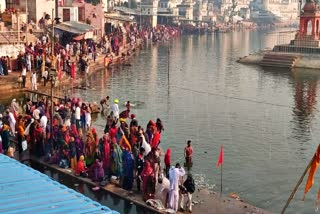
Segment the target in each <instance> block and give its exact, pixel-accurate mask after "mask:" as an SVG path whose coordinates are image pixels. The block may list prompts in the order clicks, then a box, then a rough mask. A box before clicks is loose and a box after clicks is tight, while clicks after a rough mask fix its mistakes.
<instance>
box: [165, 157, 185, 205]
mask: <svg viewBox="0 0 320 214" xmlns="http://www.w3.org/2000/svg"><path fill="white" fill-rule="evenodd" d="M184 175H185V170H184V169H183V167H181V166H180V164H179V163H177V164H176V167H175V168H174V167H171V169H170V171H169V180H170V192H169V208H171V209H173V210H175V211H178V203H179V180H180V177H181V176H184Z"/></svg>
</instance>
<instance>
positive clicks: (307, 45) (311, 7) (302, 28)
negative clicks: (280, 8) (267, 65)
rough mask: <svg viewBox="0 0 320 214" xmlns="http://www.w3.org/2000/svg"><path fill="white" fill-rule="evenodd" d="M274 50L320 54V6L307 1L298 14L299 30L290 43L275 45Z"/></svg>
mask: <svg viewBox="0 0 320 214" xmlns="http://www.w3.org/2000/svg"><path fill="white" fill-rule="evenodd" d="M273 51H274V52H285V53H303V54H320V8H319V6H318V3H317V2H314V1H312V0H311V1H307V2H306V3H305V5H304V6H303V8H302V11H301V14H300V25H299V30H298V32H297V33H296V35H295V38H294V39H293V40H291V42H290V44H282V45H276V46H274V48H273Z"/></svg>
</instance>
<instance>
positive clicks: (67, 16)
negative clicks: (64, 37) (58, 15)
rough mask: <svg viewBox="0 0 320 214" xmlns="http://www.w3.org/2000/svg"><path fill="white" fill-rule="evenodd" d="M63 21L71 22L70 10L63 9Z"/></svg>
mask: <svg viewBox="0 0 320 214" xmlns="http://www.w3.org/2000/svg"><path fill="white" fill-rule="evenodd" d="M62 16H63V17H62V21H64V22H67V21H70V9H69V8H63V10H62Z"/></svg>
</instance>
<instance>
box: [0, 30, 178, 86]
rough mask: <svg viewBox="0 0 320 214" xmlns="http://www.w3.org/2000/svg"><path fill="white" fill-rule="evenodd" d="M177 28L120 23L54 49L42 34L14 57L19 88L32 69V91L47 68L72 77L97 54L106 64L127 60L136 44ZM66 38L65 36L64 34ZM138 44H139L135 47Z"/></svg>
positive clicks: (174, 33)
mask: <svg viewBox="0 0 320 214" xmlns="http://www.w3.org/2000/svg"><path fill="white" fill-rule="evenodd" d="M179 35H180V29H179V28H176V27H170V26H167V27H165V26H157V27H154V28H151V27H144V28H139V27H138V26H137V25H136V24H130V25H129V24H128V25H126V24H123V25H121V26H120V25H118V26H116V27H113V28H112V31H111V32H110V33H108V34H106V35H105V36H103V37H102V38H101V39H100V40H99V41H94V40H92V39H83V40H80V41H76V40H74V41H70V38H69V37H68V39H69V40H68V41H61V42H62V43H55V45H54V50H52V44H51V41H50V37H49V36H48V35H46V34H44V35H43V36H41V37H40V38H38V39H37V41H36V42H35V43H32V42H30V43H28V44H25V52H21V53H20V54H19V55H18V57H17V69H18V70H19V71H21V74H20V78H19V79H18V81H19V82H21V87H22V88H25V87H26V81H27V79H28V78H27V74H28V73H30V76H31V74H33V72H35V78H30V80H31V83H32V84H31V85H32V89H33V90H37V84H38V83H39V82H40V81H43V84H44V85H46V82H47V81H48V80H49V78H50V77H49V75H48V73H49V70H51V69H55V71H56V75H55V76H57V77H58V79H59V80H61V79H62V77H63V76H64V75H67V76H69V77H71V78H73V79H75V78H76V73H77V71H80V72H81V73H83V74H84V73H88V68H89V64H90V63H91V62H92V63H95V62H96V59H97V56H99V55H102V56H104V57H105V58H108V63H107V65H112V64H115V63H127V62H128V60H129V58H130V56H131V55H132V53H133V52H135V51H136V47H137V45H138V44H143V43H148V42H149V41H152V42H158V41H165V40H169V39H170V38H174V37H178V36H179ZM66 38H67V37H66ZM139 47H141V46H139ZM9 64H10V63H9V62H8V58H5V57H4V58H2V59H1V60H0V75H6V74H7V73H8V72H7V70H8V65H9Z"/></svg>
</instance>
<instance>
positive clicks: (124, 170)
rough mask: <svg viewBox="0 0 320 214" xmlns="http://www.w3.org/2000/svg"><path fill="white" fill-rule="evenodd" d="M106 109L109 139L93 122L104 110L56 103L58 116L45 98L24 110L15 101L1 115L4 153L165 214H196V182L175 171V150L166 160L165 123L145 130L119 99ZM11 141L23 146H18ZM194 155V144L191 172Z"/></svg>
mask: <svg viewBox="0 0 320 214" xmlns="http://www.w3.org/2000/svg"><path fill="white" fill-rule="evenodd" d="M100 104H101V110H102V111H103V112H104V115H107V116H106V125H105V128H104V132H103V133H98V132H97V130H96V129H95V127H94V126H93V125H92V121H91V114H92V112H94V111H95V108H98V106H97V105H91V104H89V103H86V102H83V101H82V100H81V99H79V98H77V99H76V98H72V99H67V100H66V102H64V103H58V102H54V103H53V109H54V112H53V115H51V103H50V101H49V100H47V99H46V98H45V97H43V98H42V99H41V100H40V101H38V102H32V101H31V100H30V99H28V100H27V102H26V104H25V105H23V107H20V106H19V105H18V103H17V101H16V100H15V99H13V100H12V103H11V104H10V106H9V108H8V109H7V110H6V112H5V113H4V115H3V116H2V115H1V130H0V134H1V144H0V145H1V146H0V152H1V153H5V154H7V155H9V156H11V157H13V156H14V151H15V147H17V151H18V152H19V154H20V155H22V154H23V153H24V152H28V151H29V152H30V153H31V154H32V155H34V156H36V157H38V158H43V160H44V161H46V162H48V163H49V164H56V165H58V166H59V167H61V168H71V169H72V170H73V172H74V174H75V175H77V176H81V177H88V178H90V179H92V180H93V181H96V182H99V183H100V185H105V184H106V183H105V182H107V181H110V182H114V183H117V184H118V185H120V186H121V187H122V188H123V189H126V190H128V191H132V190H137V191H139V192H141V193H142V197H143V200H144V201H148V200H149V199H151V200H157V201H158V202H159V201H160V202H161V204H162V205H163V207H165V208H170V209H173V210H175V211H177V210H178V209H179V207H180V208H181V209H187V210H189V211H190V212H191V211H192V201H191V200H192V193H193V192H194V191H195V185H194V180H193V178H192V176H191V174H189V175H188V176H187V179H186V180H185V181H183V176H184V175H185V174H186V172H185V170H184V168H183V167H182V166H180V164H179V163H176V164H175V165H174V166H172V164H171V150H170V149H167V151H166V153H165V155H164V159H163V161H162V160H161V156H162V153H163V152H162V151H161V150H160V147H159V145H160V143H161V134H162V133H163V132H164V126H163V124H162V121H161V119H159V118H158V119H157V120H156V121H153V120H150V121H149V122H148V124H147V126H146V129H144V128H143V127H142V124H140V123H139V122H138V119H137V117H136V115H135V114H132V113H131V108H132V106H131V105H132V104H130V102H129V101H128V102H127V103H126V107H125V109H124V110H123V111H121V112H120V110H119V109H120V108H119V100H118V99H115V100H114V101H113V102H112V103H111V101H110V97H109V96H107V97H106V98H105V99H102V100H101V102H100ZM51 120H52V121H51ZM11 138H15V139H16V141H17V143H16V144H14V143H12V142H11V140H10V139H11ZM192 154H193V149H192V146H191V141H190V140H189V141H188V142H187V146H186V148H185V160H186V164H187V166H190V164H192ZM163 162H164V164H163ZM134 183H136V185H134ZM184 196H186V198H187V200H186V203H185V200H184ZM179 201H180V204H179Z"/></svg>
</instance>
